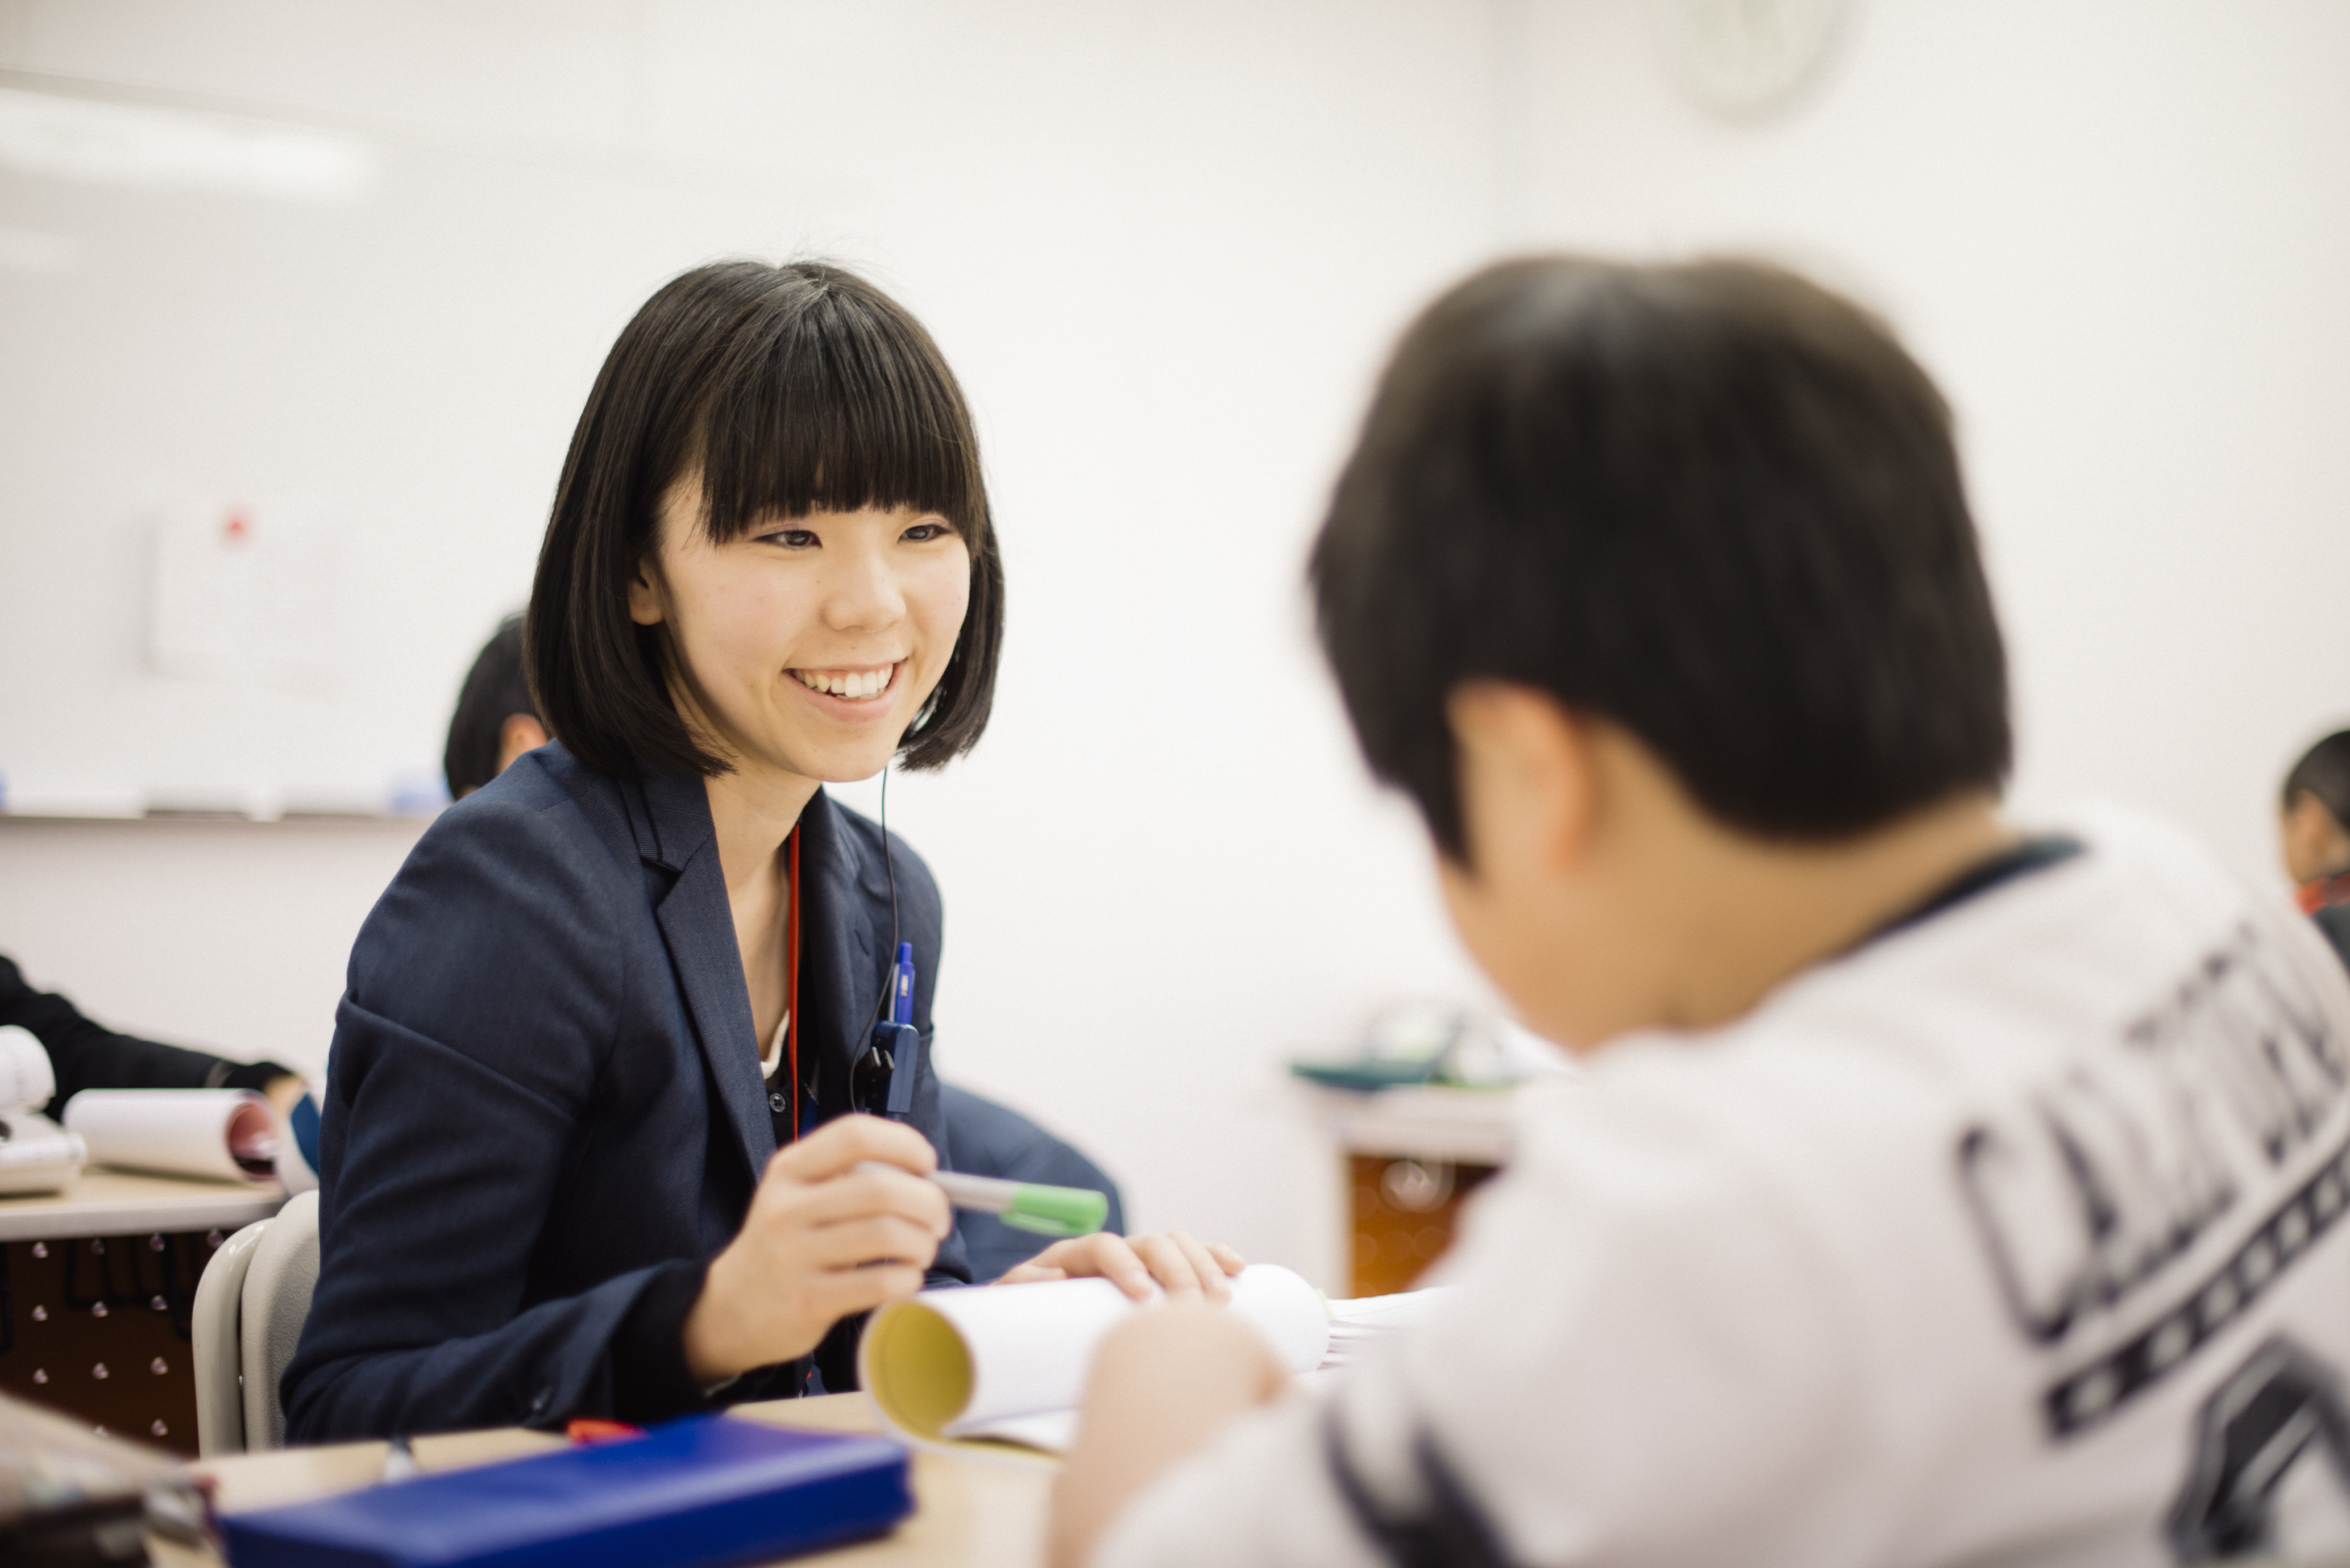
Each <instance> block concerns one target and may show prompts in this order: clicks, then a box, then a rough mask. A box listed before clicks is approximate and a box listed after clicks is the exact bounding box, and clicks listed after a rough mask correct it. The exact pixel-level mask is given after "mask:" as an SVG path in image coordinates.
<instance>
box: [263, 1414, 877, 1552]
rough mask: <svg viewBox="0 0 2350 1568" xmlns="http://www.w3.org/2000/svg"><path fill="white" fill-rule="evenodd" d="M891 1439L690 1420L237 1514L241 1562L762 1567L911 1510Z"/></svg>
mask: <svg viewBox="0 0 2350 1568" xmlns="http://www.w3.org/2000/svg"><path fill="white" fill-rule="evenodd" d="M913 1506H914V1502H913V1497H912V1495H911V1494H910V1492H909V1491H908V1490H907V1488H906V1450H905V1449H903V1448H900V1447H899V1445H898V1444H896V1443H893V1442H890V1441H889V1440H887V1439H886V1438H868V1437H858V1436H848V1435H844V1434H839V1433H832V1432H807V1431H795V1430H789V1429H786V1428H779V1427H766V1426H761V1425H759V1424H758V1423H756V1422H754V1421H744V1420H737V1419H734V1418H733V1417H725V1416H694V1417H688V1418H686V1419H684V1420H681V1421H672V1422H671V1423H669V1424H668V1425H666V1426H662V1427H656V1428H653V1429H652V1430H651V1431H650V1432H648V1433H646V1434H645V1435H644V1436H643V1437H641V1438H624V1439H622V1440H620V1441H619V1442H611V1443H598V1444H595V1445H593V1446H591V1447H587V1448H574V1449H564V1450H563V1451H561V1452H559V1453H549V1454H539V1455H536V1456H535V1457H533V1458H530V1459H515V1460H511V1461H509V1462H507V1463H504V1464H497V1465H484V1466H482V1467H481V1468H479V1469H469V1470H453V1471H451V1472H449V1473H447V1474H445V1475H436V1476H424V1477H421V1478H419V1479H417V1480H407V1481H395V1482H392V1483H390V1484H389V1485H385V1486H376V1487H369V1488H367V1489H366V1490H361V1491H355V1492H347V1493H345V1494H344V1495H342V1496H340V1497H331V1498H328V1499H326V1500H324V1501H318V1502H306V1503H298V1504H296V1505H295V1506H293V1507H291V1508H272V1509H265V1510H261V1511H255V1512H252V1513H236V1514H229V1515H226V1516H224V1517H223V1519H222V1520H221V1533H222V1536H223V1540H224V1544H225V1545H226V1546H227V1549H228V1560H229V1562H230V1563H233V1564H234V1568H296V1565H297V1564H299V1565H302V1568H313V1565H318V1568H324V1565H328V1564H332V1565H336V1568H343V1565H350V1568H359V1565H362V1564H364V1565H368V1568H456V1565H458V1564H466V1565H473V1564H479V1565H481V1568H493V1565H494V1568H537V1565H539V1564H542V1563H545V1564H549V1565H552V1564H556V1563H562V1564H566V1565H567V1568H568V1565H572V1564H578V1563H630V1564H636V1565H640V1568H702V1565H705V1564H707V1565H711V1568H715V1565H717V1564H722V1563H754V1562H759V1561H762V1560H764V1559H768V1558H775V1557H782V1556H786V1555H788V1554H790V1553H792V1552H809V1551H814V1550H816V1548H819V1547H825V1546H836V1545H838V1544H840V1543H842V1542H848V1541H855V1540H858V1539H859V1538H860V1537H864V1536H870V1535H879V1534H881V1533H882V1532H885V1531H887V1530H888V1529H889V1527H890V1526H891V1525H893V1524H895V1523H897V1521H899V1520H900V1519H903V1518H904V1517H905V1516H906V1515H907V1514H908V1513H910V1511H912V1510H913Z"/></svg>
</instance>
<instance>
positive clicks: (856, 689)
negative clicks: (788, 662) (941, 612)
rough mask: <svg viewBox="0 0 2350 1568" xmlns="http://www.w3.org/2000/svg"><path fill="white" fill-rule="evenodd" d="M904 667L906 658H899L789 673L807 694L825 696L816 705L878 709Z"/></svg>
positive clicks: (895, 683) (892, 688)
mask: <svg viewBox="0 0 2350 1568" xmlns="http://www.w3.org/2000/svg"><path fill="white" fill-rule="evenodd" d="M905 667H906V661H905V660H904V659H898V660H895V661H894V662H892V663H889V664H866V665H847V666H842V667H840V668H837V669H831V670H791V671H789V673H790V675H791V678H792V679H793V680H796V681H798V682H799V683H800V685H802V686H803V687H805V688H806V690H807V691H809V692H810V693H811V694H813V695H815V696H816V697H820V698H825V699H827V701H824V702H821V703H819V704H818V706H820V707H822V708H824V709H826V710H827V711H830V710H831V709H832V708H833V707H834V706H835V705H837V706H839V707H842V708H847V709H868V708H873V709H879V708H880V707H882V706H884V704H883V703H882V701H881V699H882V698H884V697H887V696H888V695H889V693H890V691H892V690H894V689H895V688H896V686H897V684H898V672H899V670H903V669H904V668H905ZM859 716H860V717H861V716H863V715H861V714H860V715H859Z"/></svg>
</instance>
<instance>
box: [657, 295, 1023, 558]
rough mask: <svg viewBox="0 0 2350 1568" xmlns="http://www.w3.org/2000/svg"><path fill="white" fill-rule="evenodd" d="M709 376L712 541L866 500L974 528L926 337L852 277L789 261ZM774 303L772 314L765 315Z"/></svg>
mask: <svg viewBox="0 0 2350 1568" xmlns="http://www.w3.org/2000/svg"><path fill="white" fill-rule="evenodd" d="M795 271H797V272H800V273H802V274H804V275H805V274H809V273H813V274H815V275H814V276H804V278H803V279H802V280H801V282H802V286H801V287H799V288H796V289H792V290H788V291H785V292H786V293H787V295H788V296H791V297H788V298H787V299H782V300H771V301H766V302H763V304H765V305H766V306H767V308H764V309H763V310H760V311H759V312H758V313H757V316H756V317H755V318H754V320H751V321H746V322H745V323H744V324H743V325H744V327H746V328H748V330H746V331H745V332H744V333H743V335H742V337H740V339H739V340H738V341H736V342H735V343H733V344H731V345H730V346H729V348H728V351H727V352H726V354H725V355H724V357H723V358H722V359H721V360H720V362H719V363H718V364H717V365H716V366H715V367H714V368H713V374H712V379H711V384H710V386H709V389H708V391H707V393H706V395H705V396H704V398H703V400H702V404H701V407H700V409H699V410H698V417H697V419H696V420H695V421H694V422H695V424H696V426H697V427H698V428H699V430H700V431H702V443H701V444H702V453H701V457H702V493H703V496H704V504H705V506H706V507H707V516H706V519H705V521H706V524H707V526H708V528H709V531H710V537H711V539H712V542H713V543H719V544H723V543H724V542H726V541H727V540H729V539H732V538H734V537H736V536H738V535H741V534H742V533H743V531H744V530H745V529H747V528H749V527H750V526H751V525H752V524H753V523H754V522H756V521H757V520H759V519H760V518H763V517H774V516H783V517H801V516H806V514H809V513H811V512H816V511H831V512H855V511H858V510H859V509H861V508H864V507H868V506H874V507H883V508H890V507H899V506H908V507H912V508H913V509H915V510H916V511H920V512H936V513H938V514H941V515H942V516H944V517H946V518H947V519H948V520H949V521H951V522H952V523H953V524H955V527H956V529H957V530H958V531H959V532H961V533H962V534H963V535H965V537H966V538H969V537H971V535H973V534H974V533H975V532H976V531H977V530H978V529H980V528H981V527H983V524H984V516H983V514H984V510H985V509H984V506H983V504H982V503H981V502H980V499H979V498H980V495H981V481H980V473H979V448H978V442H977V441H976V440H974V439H973V434H972V424H971V415H970V412H969V410H967V409H966V408H965V407H964V404H963V400H962V390H961V389H959V388H958V387H957V386H956V385H955V380H954V377H953V374H952V372H951V371H950V370H949V369H947V366H946V361H945V359H944V358H942V357H941V355H940V353H939V351H938V348H936V346H935V345H933V344H932V343H931V339H930V335H929V334H928V333H926V332H924V331H923V330H922V328H921V327H920V325H919V324H918V323H916V322H915V321H914V320H913V319H912V318H911V317H908V316H906V315H905V314H904V313H903V312H902V311H900V310H897V309H895V308H888V307H883V306H886V302H884V301H880V300H879V299H877V298H876V297H875V296H872V294H871V293H870V291H869V290H868V289H867V288H866V286H864V285H863V284H862V283H861V282H860V281H859V280H858V279H856V278H854V277H852V276H850V275H847V274H846V273H841V272H839V271H837V270H836V269H833V268H829V267H824V268H818V267H812V266H811V267H802V268H798V269H795ZM778 306H780V308H778Z"/></svg>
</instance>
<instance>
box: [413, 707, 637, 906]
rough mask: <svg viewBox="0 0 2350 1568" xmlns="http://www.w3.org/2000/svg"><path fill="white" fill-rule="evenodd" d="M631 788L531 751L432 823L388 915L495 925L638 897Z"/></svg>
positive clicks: (559, 755) (555, 756)
mask: <svg viewBox="0 0 2350 1568" xmlns="http://www.w3.org/2000/svg"><path fill="white" fill-rule="evenodd" d="M547 753H554V754H552V755H549V754H547ZM624 787H625V786H623V785H621V784H619V782H618V781H616V780H613V779H610V778H608V777H606V776H605V775H603V774H598V773H595V772H593V771H592V770H590V769H587V768H585V767H582V766H581V765H580V764H579V763H577V762H576V761H574V760H573V759H572V758H570V757H569V756H567V755H564V754H562V753H560V752H559V751H557V749H556V747H553V746H546V747H542V748H540V750H539V751H536V752H529V753H524V755H523V756H521V757H520V758H518V759H516V761H515V763H514V765H513V766H511V767H509V768H507V769H506V771H505V772H504V773H503V774H499V775H498V776H497V777H496V778H494V779H492V780H491V781H490V782H489V783H488V784H485V785H484V786H483V787H482V788H480V789H478V790H475V791H473V793H472V794H468V795H466V796H465V798H464V799H463V800H461V801H458V802H457V803H456V804H454V805H451V806H450V807H449V808H448V809H447V810H445V811H443V812H442V814H441V815H439V816H438V817H436V818H434V819H433V822H432V826H430V827H428V828H426V829H425V830H424V835H423V836H422V837H421V838H420V839H418V840H417V843H416V847H415V849H414V850H412V851H411V853H410V854H409V857H408V859H407V861H406V862H405V863H404V864H403V865H402V866H401V867H400V873H399V875H398V876H397V877H394V878H393V879H392V884H391V888H390V889H389V890H388V891H387V892H386V894H385V904H384V906H382V908H383V909H385V912H387V913H389V912H391V911H392V910H397V909H413V910H415V911H416V912H418V913H426V912H428V911H429V912H430V913H431V914H432V915H433V916H434V917H435V918H442V919H445V918H446V916H447V915H448V914H449V913H450V912H451V910H452V908H455V907H463V908H464V909H468V910H470V911H473V912H475V913H476V914H478V915H480V916H483V917H485V918H492V919H495V918H499V915H498V913H497V912H499V911H503V912H504V916H505V917H513V916H516V915H524V914H526V912H527V911H529V910H531V909H544V910H547V911H550V912H552V911H562V912H563V916H562V918H564V919H566V920H567V921H569V920H575V919H577V918H578V915H579V913H581V912H583V911H585V910H587V909H610V908H613V907H614V904H615V900H617V899H619V898H624V897H626V896H628V895H629V894H632V893H633V894H641V890H642V888H641V878H640V876H639V870H638V857H637V854H636V847H635V841H634V837H633V836H632V834H631V831H630V827H629V813H628V809H627V806H626V805H625V803H624V801H623V798H622V793H621V792H622V790H623V788H624Z"/></svg>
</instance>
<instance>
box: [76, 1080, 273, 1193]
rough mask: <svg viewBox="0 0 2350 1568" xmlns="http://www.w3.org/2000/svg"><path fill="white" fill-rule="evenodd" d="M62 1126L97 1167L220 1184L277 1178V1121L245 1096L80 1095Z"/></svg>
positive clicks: (191, 1092)
mask: <svg viewBox="0 0 2350 1568" xmlns="http://www.w3.org/2000/svg"><path fill="white" fill-rule="evenodd" d="M65 1124H66V1130H67V1131H68V1132H71V1133H78V1134H79V1135H80V1136H81V1139H82V1142H83V1143H85V1144H86V1145H88V1148H89V1158H91V1160H92V1161H94V1162H95V1163H97V1164H99V1165H113V1166H120V1167H121V1168H124V1169H127V1170H152V1171H161V1172H163V1173H165V1174H166V1175H171V1176H207V1177H212V1178H213V1179H217V1180H222V1181H256V1182H257V1181H268V1180H270V1179H272V1178H273V1177H274V1176H275V1175H276V1158H277V1117H276V1114H275V1113H274V1112H272V1111H271V1110H270V1108H269V1102H268V1101H267V1100H265V1099H263V1098H262V1097H261V1096H259V1095H256V1094H255V1093H254V1092H253V1091H252V1090H250V1089H84V1090H83V1091H82V1092H81V1093H80V1094H78V1095H76V1096H74V1097H73V1098H72V1099H70V1100H68V1101H67V1102H66V1112H65Z"/></svg>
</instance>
